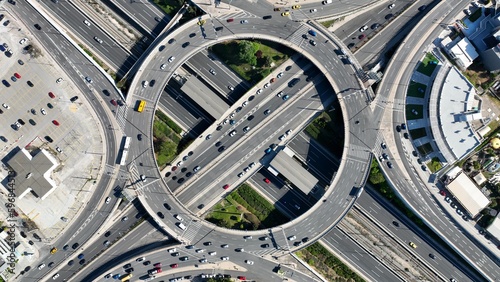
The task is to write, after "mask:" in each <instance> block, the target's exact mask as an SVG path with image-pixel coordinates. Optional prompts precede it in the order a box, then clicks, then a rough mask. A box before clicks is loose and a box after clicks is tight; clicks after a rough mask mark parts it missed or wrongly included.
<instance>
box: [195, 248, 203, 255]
mask: <svg viewBox="0 0 500 282" xmlns="http://www.w3.org/2000/svg"><path fill="white" fill-rule="evenodd" d="M195 252H197V253H198V254H199V253H203V252H205V250H204V249H197V250H196V251H195Z"/></svg>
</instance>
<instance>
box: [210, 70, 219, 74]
mask: <svg viewBox="0 0 500 282" xmlns="http://www.w3.org/2000/svg"><path fill="white" fill-rule="evenodd" d="M209 72H210V73H211V74H213V75H217V73H216V72H215V71H214V70H213V69H210V71H209Z"/></svg>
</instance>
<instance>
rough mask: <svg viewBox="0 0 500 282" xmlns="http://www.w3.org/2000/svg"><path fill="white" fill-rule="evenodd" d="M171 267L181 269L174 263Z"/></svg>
mask: <svg viewBox="0 0 500 282" xmlns="http://www.w3.org/2000/svg"><path fill="white" fill-rule="evenodd" d="M170 267H171V268H177V267H179V265H178V264H177V263H173V264H171V265H170Z"/></svg>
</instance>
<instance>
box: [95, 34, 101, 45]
mask: <svg viewBox="0 0 500 282" xmlns="http://www.w3.org/2000/svg"><path fill="white" fill-rule="evenodd" d="M94 40H95V41H97V42H98V43H99V44H102V39H100V38H99V37H97V36H94Z"/></svg>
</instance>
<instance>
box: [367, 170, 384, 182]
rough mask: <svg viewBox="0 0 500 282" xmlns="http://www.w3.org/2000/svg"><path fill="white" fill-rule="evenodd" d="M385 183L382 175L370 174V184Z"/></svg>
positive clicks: (378, 173)
mask: <svg viewBox="0 0 500 282" xmlns="http://www.w3.org/2000/svg"><path fill="white" fill-rule="evenodd" d="M384 181H385V178H384V175H382V173H380V172H377V173H370V182H371V183H372V184H379V183H382V182H384Z"/></svg>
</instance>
